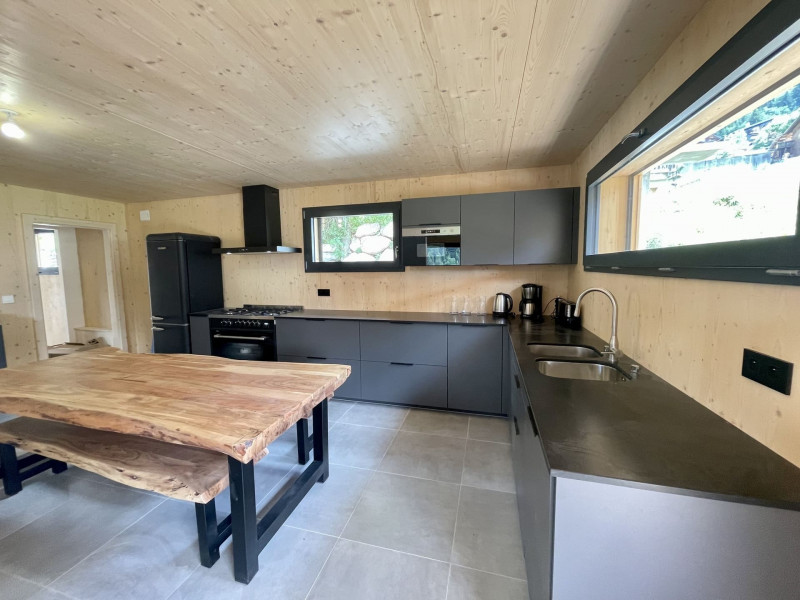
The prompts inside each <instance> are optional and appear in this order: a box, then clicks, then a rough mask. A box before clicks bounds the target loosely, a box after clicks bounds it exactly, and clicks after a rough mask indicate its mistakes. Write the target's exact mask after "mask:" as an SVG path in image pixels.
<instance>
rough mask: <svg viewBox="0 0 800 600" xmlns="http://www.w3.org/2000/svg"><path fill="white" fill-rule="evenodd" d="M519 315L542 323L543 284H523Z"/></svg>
mask: <svg viewBox="0 0 800 600" xmlns="http://www.w3.org/2000/svg"><path fill="white" fill-rule="evenodd" d="M519 315H520V316H521V317H522V318H524V319H531V320H532V321H533V322H534V323H541V322H542V321H543V320H544V319H543V318H542V286H540V285H536V284H535V283H526V284H524V285H523V286H522V300H520V301H519Z"/></svg>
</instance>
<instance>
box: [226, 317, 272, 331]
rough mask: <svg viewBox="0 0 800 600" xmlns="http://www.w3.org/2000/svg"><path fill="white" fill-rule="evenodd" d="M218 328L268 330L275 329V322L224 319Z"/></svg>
mask: <svg viewBox="0 0 800 600" xmlns="http://www.w3.org/2000/svg"><path fill="white" fill-rule="evenodd" d="M217 327H237V328H246V329H267V328H272V327H274V321H267V320H264V319H222V320H221V321H217Z"/></svg>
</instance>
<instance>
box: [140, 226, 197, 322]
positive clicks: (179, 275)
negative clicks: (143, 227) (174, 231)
mask: <svg viewBox="0 0 800 600" xmlns="http://www.w3.org/2000/svg"><path fill="white" fill-rule="evenodd" d="M147 271H148V274H149V276H150V308H151V310H152V315H153V316H155V317H160V320H159V323H168V324H183V323H188V322H189V318H188V317H189V306H188V299H187V298H186V289H187V287H188V281H187V279H186V247H185V245H184V243H183V242H179V241H177V240H168V241H163V242H162V241H149V242H147ZM187 335H188V334H187Z"/></svg>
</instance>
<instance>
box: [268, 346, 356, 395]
mask: <svg viewBox="0 0 800 600" xmlns="http://www.w3.org/2000/svg"><path fill="white" fill-rule="evenodd" d="M278 360H279V361H281V362H296V363H318V364H323V365H350V369H351V371H350V377H348V378H347V381H345V382H344V383H343V384H342V385H341V386H340V387H339V389H337V390H336V392H335V393H334V396H335V397H337V398H352V399H354V400H360V399H361V361H359V360H350V359H344V358H322V357H319V356H291V355H288V354H279V355H278Z"/></svg>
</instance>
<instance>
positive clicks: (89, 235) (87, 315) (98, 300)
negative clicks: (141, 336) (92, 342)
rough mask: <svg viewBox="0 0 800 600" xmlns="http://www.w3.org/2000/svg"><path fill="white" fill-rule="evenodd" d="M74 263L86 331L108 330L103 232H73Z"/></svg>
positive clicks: (95, 230) (108, 314)
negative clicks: (74, 241)
mask: <svg viewBox="0 0 800 600" xmlns="http://www.w3.org/2000/svg"><path fill="white" fill-rule="evenodd" d="M75 237H76V238H77V240H78V262H79V264H80V270H81V293H82V295H83V316H84V322H85V325H86V327H100V328H101V329H111V328H112V324H111V307H110V306H109V304H108V278H107V276H106V256H105V248H104V243H103V232H102V231H101V230H99V229H81V228H77V229H75Z"/></svg>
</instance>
